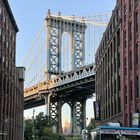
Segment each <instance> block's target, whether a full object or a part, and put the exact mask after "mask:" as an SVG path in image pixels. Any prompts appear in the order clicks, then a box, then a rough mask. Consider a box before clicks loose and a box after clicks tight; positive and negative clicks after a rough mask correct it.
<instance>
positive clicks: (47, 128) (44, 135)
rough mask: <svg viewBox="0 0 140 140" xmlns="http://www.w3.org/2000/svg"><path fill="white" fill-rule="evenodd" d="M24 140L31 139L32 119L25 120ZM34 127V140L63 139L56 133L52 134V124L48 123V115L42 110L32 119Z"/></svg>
mask: <svg viewBox="0 0 140 140" xmlns="http://www.w3.org/2000/svg"><path fill="white" fill-rule="evenodd" d="M25 123H26V128H25V140H33V138H32V128H33V121H32V119H27V120H25ZM34 129H35V138H36V140H63V138H62V137H60V136H59V135H58V134H56V133H55V134H54V133H53V131H52V126H51V125H50V123H49V118H48V116H45V115H44V113H43V112H41V113H39V114H38V115H37V116H36V117H35V119H34Z"/></svg>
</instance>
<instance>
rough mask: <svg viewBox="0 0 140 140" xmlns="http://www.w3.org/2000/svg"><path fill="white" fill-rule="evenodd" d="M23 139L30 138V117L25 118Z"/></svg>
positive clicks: (31, 124)
mask: <svg viewBox="0 0 140 140" xmlns="http://www.w3.org/2000/svg"><path fill="white" fill-rule="evenodd" d="M24 123H25V134H24V137H25V140H32V128H33V123H32V120H31V119H27V120H25V122H24Z"/></svg>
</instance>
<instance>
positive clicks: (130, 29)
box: [129, 22, 132, 41]
mask: <svg viewBox="0 0 140 140" xmlns="http://www.w3.org/2000/svg"><path fill="white" fill-rule="evenodd" d="M129 39H130V41H131V40H132V23H131V22H130V23H129Z"/></svg>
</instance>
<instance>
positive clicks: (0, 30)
mask: <svg viewBox="0 0 140 140" xmlns="http://www.w3.org/2000/svg"><path fill="white" fill-rule="evenodd" d="M1 35H2V29H1V28H0V36H1Z"/></svg>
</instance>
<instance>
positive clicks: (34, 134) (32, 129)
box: [32, 109, 35, 140]
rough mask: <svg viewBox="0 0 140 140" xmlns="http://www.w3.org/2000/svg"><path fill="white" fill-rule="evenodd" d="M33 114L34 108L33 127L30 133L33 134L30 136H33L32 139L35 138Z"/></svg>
mask: <svg viewBox="0 0 140 140" xmlns="http://www.w3.org/2000/svg"><path fill="white" fill-rule="evenodd" d="M34 114H35V109H33V118H32V119H33V120H32V121H33V129H32V133H33V135H32V137H33V140H35V125H34Z"/></svg>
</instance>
